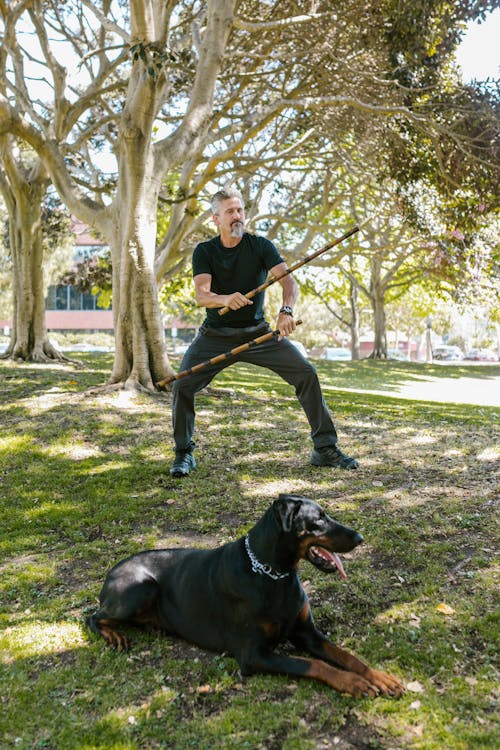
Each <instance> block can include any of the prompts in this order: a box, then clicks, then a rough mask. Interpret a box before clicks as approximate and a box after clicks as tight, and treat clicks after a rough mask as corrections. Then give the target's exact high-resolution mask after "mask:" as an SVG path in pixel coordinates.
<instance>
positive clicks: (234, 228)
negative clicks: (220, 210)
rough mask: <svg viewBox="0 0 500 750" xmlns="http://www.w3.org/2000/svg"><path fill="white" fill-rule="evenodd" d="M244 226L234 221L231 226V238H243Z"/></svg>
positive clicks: (240, 222)
mask: <svg viewBox="0 0 500 750" xmlns="http://www.w3.org/2000/svg"><path fill="white" fill-rule="evenodd" d="M244 232H245V226H244V224H243V222H242V221H235V222H234V223H233V224H231V237H243V234H244Z"/></svg>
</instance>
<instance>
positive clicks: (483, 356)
mask: <svg viewBox="0 0 500 750" xmlns="http://www.w3.org/2000/svg"><path fill="white" fill-rule="evenodd" d="M465 359H471V360H473V361H474V362H498V357H497V355H496V354H495V352H494V351H492V350H491V349H471V350H470V352H467V354H466V355H465Z"/></svg>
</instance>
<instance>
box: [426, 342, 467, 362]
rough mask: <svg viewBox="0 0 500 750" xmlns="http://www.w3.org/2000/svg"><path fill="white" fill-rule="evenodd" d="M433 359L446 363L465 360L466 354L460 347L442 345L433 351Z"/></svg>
mask: <svg viewBox="0 0 500 750" xmlns="http://www.w3.org/2000/svg"><path fill="white" fill-rule="evenodd" d="M432 357H433V359H442V360H446V361H448V362H449V361H452V360H459V359H463V358H464V353H463V351H462V350H461V349H460V347H459V346H447V345H445V344H442V345H441V346H437V347H436V348H435V349H433V350H432Z"/></svg>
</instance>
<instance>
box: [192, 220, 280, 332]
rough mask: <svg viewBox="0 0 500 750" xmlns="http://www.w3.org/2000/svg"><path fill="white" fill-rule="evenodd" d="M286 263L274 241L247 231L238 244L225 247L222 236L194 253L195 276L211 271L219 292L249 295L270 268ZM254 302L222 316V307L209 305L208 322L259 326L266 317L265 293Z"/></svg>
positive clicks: (214, 289)
mask: <svg viewBox="0 0 500 750" xmlns="http://www.w3.org/2000/svg"><path fill="white" fill-rule="evenodd" d="M282 262H283V258H282V257H281V255H280V254H279V252H278V251H277V249H276V247H275V246H274V245H273V243H272V242H270V240H267V239H266V238H265V237H258V236H257V235H255V234H248V233H247V232H245V234H244V235H243V237H242V238H241V241H240V242H239V243H238V245H236V247H224V245H223V244H222V242H221V240H220V237H214V238H213V239H211V240H208V241H207V242H200V244H199V245H197V246H196V248H195V251H194V253H193V276H198V274H200V273H208V274H210V276H211V277H212V283H211V287H210V288H211V291H212V292H215V294H232V293H233V292H241V293H242V294H246V293H247V292H250V291H251V290H252V289H255V288H256V287H258V286H260V285H261V284H263V283H264V282H265V280H266V279H267V275H268V271H269V269H271V268H273V266H276V265H278V263H282ZM252 302H253V305H245V307H242V308H241V309H240V310H229V312H227V313H226V314H225V315H219V309H220V308H217V307H211V308H210V307H209V308H207V317H206V319H205V323H206V324H207V325H209V326H211V327H212V328H220V327H221V326H229V327H233V328H244V327H245V326H253V325H257V324H258V323H261V322H262V321H263V320H264V292H263V291H262V292H259V294H256V295H255V297H253V298H252Z"/></svg>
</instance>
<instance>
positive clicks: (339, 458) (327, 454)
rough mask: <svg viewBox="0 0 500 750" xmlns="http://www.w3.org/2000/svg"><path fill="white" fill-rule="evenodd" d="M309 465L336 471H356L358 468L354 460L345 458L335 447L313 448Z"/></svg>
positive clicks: (348, 457)
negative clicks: (331, 468)
mask: <svg viewBox="0 0 500 750" xmlns="http://www.w3.org/2000/svg"><path fill="white" fill-rule="evenodd" d="M311 463H312V465H313V466H333V467H334V468H336V469H357V468H358V466H359V463H358V462H357V461H356V459H355V458H351V457H350V456H346V455H345V453H342V451H341V450H339V449H338V448H337V446H336V445H327V446H326V447H325V448H314V449H313V452H312V453H311Z"/></svg>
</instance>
